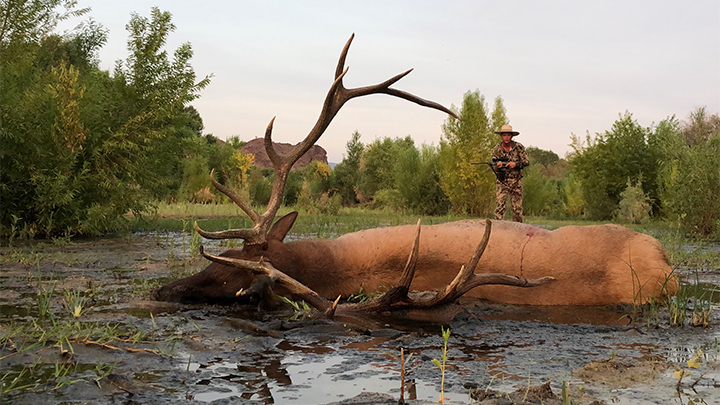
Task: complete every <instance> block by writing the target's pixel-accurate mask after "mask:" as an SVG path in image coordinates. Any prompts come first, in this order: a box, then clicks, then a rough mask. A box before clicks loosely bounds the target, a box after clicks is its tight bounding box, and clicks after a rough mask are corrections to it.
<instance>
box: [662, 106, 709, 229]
mask: <svg viewBox="0 0 720 405" xmlns="http://www.w3.org/2000/svg"><path fill="white" fill-rule="evenodd" d="M661 124H662V125H659V126H658V133H659V134H660V138H661V140H662V142H661V147H662V159H661V165H660V176H659V177H660V195H661V198H662V203H663V208H664V211H665V214H666V216H667V217H668V218H670V219H671V220H673V221H677V222H678V223H679V224H680V225H682V226H683V227H685V228H687V229H690V230H692V231H694V232H697V233H700V234H703V235H707V236H711V235H715V236H717V234H718V233H720V204H717V203H715V202H717V201H718V198H720V169H718V168H720V117H718V115H717V114H714V115H711V116H708V115H707V114H706V113H705V109H704V108H701V109H698V110H696V111H694V112H693V113H692V114H691V115H690V120H689V122H688V123H686V124H685V126H684V128H682V129H680V128H679V123H678V122H677V121H676V120H667V121H664V122H663V123H661Z"/></svg>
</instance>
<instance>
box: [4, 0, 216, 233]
mask: <svg viewBox="0 0 720 405" xmlns="http://www.w3.org/2000/svg"><path fill="white" fill-rule="evenodd" d="M17 4H21V5H20V7H25V6H29V8H28V9H23V10H22V12H18V13H15V12H12V9H13V8H14V7H16V6H17ZM57 5H65V6H68V5H72V2H39V1H38V2H32V3H29V4H25V3H24V2H21V3H17V2H14V3H12V4H8V8H7V9H5V10H2V11H3V15H4V17H5V20H4V22H3V26H2V28H1V29H0V36H2V41H1V42H0V55H2V57H0V88H2V89H3V90H2V91H1V92H0V121H1V122H2V123H3V124H2V128H1V129H0V141H2V145H3V148H2V150H1V151H0V168H1V170H0V179H1V181H0V194H1V195H2V196H1V197H0V198H1V201H0V205H1V206H2V212H0V228H1V229H0V232H2V233H8V232H12V231H18V230H20V231H22V232H24V234H25V235H27V236H32V235H35V234H44V235H56V234H74V233H84V234H98V233H103V232H107V231H111V230H114V229H117V228H118V227H120V226H122V225H123V223H124V215H125V214H127V213H128V212H134V213H136V214H138V213H140V212H141V211H143V210H145V209H146V208H148V207H149V205H150V202H151V201H152V200H153V199H155V198H158V197H159V196H160V195H163V194H164V193H166V192H167V190H169V189H170V188H171V187H172V185H173V182H175V187H178V186H179V183H177V180H176V179H177V178H178V177H179V176H178V171H179V169H180V167H181V166H182V164H181V162H182V160H181V159H182V158H184V156H183V155H182V152H183V151H182V150H180V149H179V148H177V142H174V141H178V140H180V139H183V138H185V137H187V136H189V135H191V134H192V130H186V128H187V127H192V125H191V123H193V122H196V121H193V119H192V114H191V111H187V110H186V109H185V107H186V104H187V103H189V102H190V101H192V100H193V99H195V98H196V97H197V96H198V92H199V90H201V89H202V88H203V87H205V86H206V85H207V84H208V79H207V78H206V79H205V80H201V81H200V82H198V83H195V73H194V71H193V70H192V67H191V66H190V63H189V60H190V58H191V57H192V49H191V47H190V45H189V44H184V45H182V46H181V47H180V48H179V49H178V50H177V51H176V52H175V55H174V60H173V61H172V62H170V61H168V58H167V55H166V53H165V52H164V51H162V48H163V47H164V45H165V42H166V40H167V36H168V34H169V32H171V31H172V29H174V27H173V26H172V24H171V23H170V14H169V13H161V12H160V11H159V10H157V9H153V11H152V12H151V14H152V18H151V20H148V19H146V18H143V17H140V16H137V15H133V17H132V18H131V21H130V23H129V24H128V28H129V30H130V36H131V39H130V41H129V43H128V45H129V48H130V51H131V56H130V57H129V58H128V60H127V62H125V63H122V62H118V63H117V66H116V69H115V74H114V76H111V75H110V74H109V73H108V72H106V71H102V70H100V69H99V68H98V66H97V59H96V56H95V55H96V53H97V50H98V49H99V48H100V47H101V46H102V45H103V44H104V42H105V39H106V32H105V30H104V29H103V28H102V27H100V26H99V25H97V24H94V23H92V22H90V23H87V24H83V25H81V27H80V28H79V30H77V31H75V32H73V33H71V34H67V35H65V36H62V37H61V36H57V35H50V34H49V32H50V31H49V29H50V28H49V27H50V25H52V22H53V21H57V19H62V18H64V16H66V15H68V14H67V13H66V14H63V15H60V14H56V13H55V12H54V9H55V6H57ZM70 13H75V14H77V12H72V11H71V12H70ZM20 20H21V21H20ZM20 32H22V33H24V34H23V35H20V34H19V33H20Z"/></svg>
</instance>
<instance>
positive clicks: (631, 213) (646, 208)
mask: <svg viewBox="0 0 720 405" xmlns="http://www.w3.org/2000/svg"><path fill="white" fill-rule="evenodd" d="M651 212H652V207H651V206H650V197H648V195H647V194H646V193H644V192H643V190H642V187H641V185H640V182H639V181H638V182H636V183H635V184H634V185H633V184H632V183H630V180H629V179H628V182H627V188H626V189H625V191H623V192H622V193H620V203H619V207H618V210H617V211H616V213H615V220H616V221H617V220H619V221H625V222H631V223H633V224H639V223H641V222H644V221H647V220H648V219H650V214H651Z"/></svg>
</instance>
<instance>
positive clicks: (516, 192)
mask: <svg viewBox="0 0 720 405" xmlns="http://www.w3.org/2000/svg"><path fill="white" fill-rule="evenodd" d="M522 193H523V188H522V179H506V180H505V181H504V182H502V183H501V182H500V181H496V182H495V219H503V218H504V217H505V204H506V203H507V198H508V196H510V201H511V202H512V210H513V221H515V222H522V212H523V208H522Z"/></svg>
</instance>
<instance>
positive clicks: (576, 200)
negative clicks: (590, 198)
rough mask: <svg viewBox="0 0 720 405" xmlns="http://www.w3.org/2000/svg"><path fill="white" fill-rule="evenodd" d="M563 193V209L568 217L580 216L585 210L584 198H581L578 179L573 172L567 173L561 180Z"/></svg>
mask: <svg viewBox="0 0 720 405" xmlns="http://www.w3.org/2000/svg"><path fill="white" fill-rule="evenodd" d="M562 187H563V191H564V195H565V200H564V201H563V211H564V212H565V214H567V215H568V216H570V217H574V218H577V217H580V216H582V215H583V214H584V212H585V199H584V198H583V193H582V187H581V185H580V181H579V180H578V179H577V177H575V175H574V174H572V173H568V174H567V175H566V176H565V177H564V178H563V181H562Z"/></svg>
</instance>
